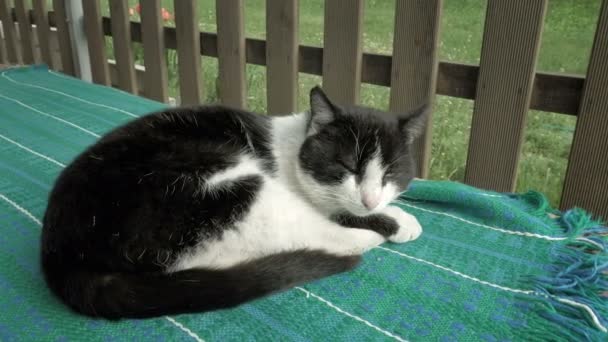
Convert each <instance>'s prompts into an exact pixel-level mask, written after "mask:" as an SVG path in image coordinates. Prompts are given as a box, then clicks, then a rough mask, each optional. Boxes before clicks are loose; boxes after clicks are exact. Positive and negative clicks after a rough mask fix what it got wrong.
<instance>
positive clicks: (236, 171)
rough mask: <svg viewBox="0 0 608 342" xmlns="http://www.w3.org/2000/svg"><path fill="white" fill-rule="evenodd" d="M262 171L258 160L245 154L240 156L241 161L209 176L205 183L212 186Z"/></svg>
mask: <svg viewBox="0 0 608 342" xmlns="http://www.w3.org/2000/svg"><path fill="white" fill-rule="evenodd" d="M261 173H262V169H261V168H260V166H259V164H258V162H257V161H256V160H255V159H253V158H252V157H251V156H249V155H247V154H244V155H242V156H241V157H240V158H239V161H238V162H237V164H236V165H235V166H233V167H230V168H227V169H226V170H223V171H221V172H218V173H216V174H214V175H213V176H211V177H209V179H208V180H207V181H206V182H205V183H206V185H207V187H209V188H212V187H214V186H217V185H219V184H221V183H223V182H226V181H233V180H235V179H239V178H242V177H245V176H251V175H256V174H261Z"/></svg>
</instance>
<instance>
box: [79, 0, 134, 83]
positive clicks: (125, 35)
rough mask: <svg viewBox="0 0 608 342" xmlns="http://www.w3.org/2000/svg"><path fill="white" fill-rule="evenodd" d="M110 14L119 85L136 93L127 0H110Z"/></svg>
mask: <svg viewBox="0 0 608 342" xmlns="http://www.w3.org/2000/svg"><path fill="white" fill-rule="evenodd" d="M85 1H86V0H85ZM110 16H111V17H112V42H113V45H114V56H115V57H116V67H117V68H118V84H119V87H120V88H121V89H122V90H124V91H128V92H130V93H132V94H137V80H136V78H135V66H134V64H135V62H134V60H133V48H132V46H131V26H130V25H131V24H130V23H129V8H128V3H127V1H124V0H110Z"/></svg>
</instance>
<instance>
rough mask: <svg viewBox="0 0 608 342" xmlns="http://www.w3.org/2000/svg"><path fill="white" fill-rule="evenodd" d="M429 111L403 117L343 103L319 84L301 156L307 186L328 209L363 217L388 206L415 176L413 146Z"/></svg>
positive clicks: (300, 171)
mask: <svg viewBox="0 0 608 342" xmlns="http://www.w3.org/2000/svg"><path fill="white" fill-rule="evenodd" d="M426 111H427V109H426V107H422V108H420V109H418V110H415V111H413V112H411V113H407V114H404V115H397V114H389V113H385V112H381V111H378V110H374V109H371V108H365V107H360V106H352V107H344V106H338V105H336V104H334V103H332V101H331V100H330V99H329V98H328V97H327V96H326V95H325V93H324V92H323V90H322V89H321V88H319V87H315V88H313V89H312V90H311V92H310V113H309V114H310V120H309V123H308V128H307V129H308V132H307V138H306V140H305V141H304V143H303V145H302V147H301V149H300V153H299V160H298V171H297V177H298V178H299V181H300V183H301V185H302V188H303V189H302V190H303V191H305V192H306V193H307V195H308V197H309V198H310V199H311V200H312V201H313V202H314V203H315V205H316V206H318V207H319V208H322V209H324V210H327V211H328V212H337V211H344V210H346V211H348V212H351V213H352V214H355V215H359V216H363V215H368V214H370V213H373V212H377V211H379V210H381V209H382V208H384V207H386V206H387V205H388V204H389V203H390V202H391V201H393V200H394V199H395V198H396V197H397V196H398V195H399V193H400V192H401V191H403V190H404V189H405V188H406V187H407V185H408V184H409V182H410V181H411V180H412V178H413V177H414V175H415V164H414V160H413V158H412V154H411V152H410V146H411V144H412V142H413V141H414V139H416V138H417V137H418V136H419V135H420V134H421V133H422V131H423V128H424V125H425V123H426V116H427V115H426Z"/></svg>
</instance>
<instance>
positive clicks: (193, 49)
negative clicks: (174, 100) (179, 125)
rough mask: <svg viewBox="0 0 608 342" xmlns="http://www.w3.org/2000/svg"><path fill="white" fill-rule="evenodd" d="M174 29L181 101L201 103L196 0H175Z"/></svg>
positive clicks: (199, 50)
mask: <svg viewBox="0 0 608 342" xmlns="http://www.w3.org/2000/svg"><path fill="white" fill-rule="evenodd" d="M174 6H175V31H176V39H177V42H176V43H177V58H178V64H177V67H178V72H179V88H180V94H181V103H182V104H184V105H192V104H199V103H201V97H202V96H203V87H202V83H201V45H200V41H201V40H200V30H199V28H198V0H176V1H174Z"/></svg>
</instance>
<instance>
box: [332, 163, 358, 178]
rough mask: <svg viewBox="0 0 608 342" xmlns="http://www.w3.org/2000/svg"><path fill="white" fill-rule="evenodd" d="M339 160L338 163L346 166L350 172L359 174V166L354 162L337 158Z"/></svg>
mask: <svg viewBox="0 0 608 342" xmlns="http://www.w3.org/2000/svg"><path fill="white" fill-rule="evenodd" d="M337 162H338V164H339V165H340V166H342V167H343V168H344V169H345V170H346V171H348V172H350V173H352V174H354V175H356V174H358V173H359V171H357V167H356V166H355V165H353V163H349V162H346V161H344V160H342V159H338V160H337Z"/></svg>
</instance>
